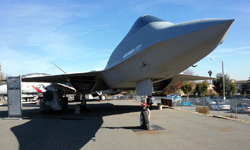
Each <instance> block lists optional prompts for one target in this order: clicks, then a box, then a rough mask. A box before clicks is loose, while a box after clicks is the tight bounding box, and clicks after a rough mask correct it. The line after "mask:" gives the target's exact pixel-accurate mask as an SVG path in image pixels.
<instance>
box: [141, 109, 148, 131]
mask: <svg viewBox="0 0 250 150" xmlns="http://www.w3.org/2000/svg"><path fill="white" fill-rule="evenodd" d="M140 125H141V127H142V128H143V129H146V130H148V129H149V118H148V111H142V112H141V115H140Z"/></svg>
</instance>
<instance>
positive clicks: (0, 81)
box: [0, 72, 6, 84]
mask: <svg viewBox="0 0 250 150" xmlns="http://www.w3.org/2000/svg"><path fill="white" fill-rule="evenodd" d="M2 80H6V77H5V74H4V73H3V72H0V84H2V83H5V81H2Z"/></svg>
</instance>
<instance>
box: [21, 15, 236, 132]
mask: <svg viewBox="0 0 250 150" xmlns="http://www.w3.org/2000/svg"><path fill="white" fill-rule="evenodd" d="M233 21H234V19H202V20H195V21H189V22H183V23H178V24H173V23H170V22H167V21H164V20H162V19H159V18H157V17H154V16H152V15H145V16H141V17H139V18H138V19H137V20H136V22H135V23H134V25H133V26H132V28H131V29H130V31H129V32H128V34H127V35H126V36H125V37H124V39H123V40H122V41H121V42H120V44H119V45H118V46H117V47H116V49H115V50H114V51H113V53H112V55H111V56H110V58H109V61H108V63H107V66H106V68H105V69H104V70H102V71H92V72H85V73H73V74H62V75H54V76H44V77H33V78H25V79H23V82H56V83H70V84H71V85H72V86H73V87H74V88H75V89H76V90H77V92H79V93H82V94H89V93H93V92H95V91H103V90H113V91H116V90H129V89H136V92H137V94H138V95H142V97H143V100H142V106H143V111H142V112H141V116H140V120H141V126H142V127H144V128H147V127H148V124H149V116H150V111H149V110H148V109H147V108H148V107H147V106H148V105H147V102H146V96H151V95H152V91H153V90H157V91H160V90H163V89H164V88H165V87H166V86H167V85H168V84H169V83H170V82H171V81H178V80H190V79H191V80H199V79H203V80H204V79H209V78H207V77H197V76H196V77H194V76H190V75H181V74H180V73H181V72H182V71H184V70H185V69H187V68H188V67H190V66H191V65H193V64H195V63H196V62H198V61H199V60H201V59H202V58H204V57H206V56H207V55H208V54H209V53H211V52H212V51H213V50H214V49H215V48H216V47H217V46H218V45H219V44H221V43H222V42H223V40H224V38H225V36H226V34H227V32H228V30H229V28H230V26H231V24H232V22H233ZM83 104H84V103H83ZM85 104H86V103H85Z"/></svg>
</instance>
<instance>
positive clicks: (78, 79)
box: [22, 71, 107, 93]
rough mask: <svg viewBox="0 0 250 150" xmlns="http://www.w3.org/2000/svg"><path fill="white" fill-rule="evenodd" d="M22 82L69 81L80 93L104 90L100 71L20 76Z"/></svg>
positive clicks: (104, 85) (104, 86)
mask: <svg viewBox="0 0 250 150" xmlns="http://www.w3.org/2000/svg"><path fill="white" fill-rule="evenodd" d="M22 82H48V83H70V84H72V85H73V87H74V88H75V89H76V90H77V91H78V92H81V93H90V92H93V91H98V90H99V91H100V90H106V89H107V86H106V84H105V83H104V81H103V80H102V78H101V71H93V72H84V73H72V74H60V75H52V76H41V77H27V78H22Z"/></svg>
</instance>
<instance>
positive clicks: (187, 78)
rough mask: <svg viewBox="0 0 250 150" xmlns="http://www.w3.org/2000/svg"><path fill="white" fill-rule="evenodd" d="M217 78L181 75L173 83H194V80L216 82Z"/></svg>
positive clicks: (174, 78) (175, 77) (173, 79)
mask: <svg viewBox="0 0 250 150" xmlns="http://www.w3.org/2000/svg"><path fill="white" fill-rule="evenodd" d="M215 79H217V78H213V77H204V76H196V75H186V74H179V75H176V76H174V77H173V78H172V81H192V80H215Z"/></svg>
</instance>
